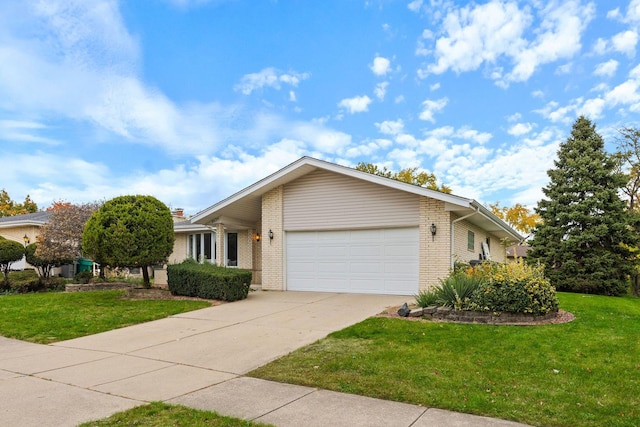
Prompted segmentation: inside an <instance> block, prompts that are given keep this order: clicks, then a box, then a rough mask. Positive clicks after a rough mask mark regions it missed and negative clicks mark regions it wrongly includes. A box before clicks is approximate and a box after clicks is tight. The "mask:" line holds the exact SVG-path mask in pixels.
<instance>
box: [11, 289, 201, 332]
mask: <svg viewBox="0 0 640 427" xmlns="http://www.w3.org/2000/svg"><path fill="white" fill-rule="evenodd" d="M123 295H124V292H123V291H91V292H73V293H57V292H49V293H35V294H23V295H5V296H0V335H2V336H5V337H8V338H16V339H19V340H23V341H30V342H35V343H41V344H48V343H52V342H57V341H63V340H68V339H72V338H77V337H82V336H86V335H92V334H97V333H99V332H104V331H109V330H111V329H117V328H122V327H125V326H130V325H134V324H137V323H143V322H148V321H150V320H156V319H161V318H164V317H167V316H170V315H173V314H178V313H183V312H186V311H191V310H196V309H199V308H204V307H209V306H210V305H211V304H209V303H208V302H206V301H181V300H127V299H123V298H122V296H123Z"/></svg>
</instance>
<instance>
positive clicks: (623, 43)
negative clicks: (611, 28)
mask: <svg viewBox="0 0 640 427" xmlns="http://www.w3.org/2000/svg"><path fill="white" fill-rule="evenodd" d="M637 44H638V33H637V32H636V31H632V30H627V31H624V32H622V33H618V34H616V35H615V36H613V37H612V38H611V45H612V47H613V50H615V51H616V52H620V53H624V54H625V55H627V56H630V57H631V56H633V55H635V53H636V45H637Z"/></svg>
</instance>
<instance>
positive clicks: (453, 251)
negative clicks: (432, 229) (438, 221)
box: [451, 207, 480, 270]
mask: <svg viewBox="0 0 640 427" xmlns="http://www.w3.org/2000/svg"><path fill="white" fill-rule="evenodd" d="M477 213H480V208H479V207H477V208H476V210H475V211H473V212H471V213H470V214H467V215H465V216H462V217H460V218H457V219H454V220H453V221H451V269H452V270H453V266H454V257H455V255H456V254H455V246H454V244H455V242H454V235H455V224H456V222H459V221H462V220H464V219H467V218H469V217H471V216H473V215H475V214H477Z"/></svg>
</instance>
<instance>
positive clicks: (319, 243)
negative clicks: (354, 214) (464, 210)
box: [286, 228, 419, 295]
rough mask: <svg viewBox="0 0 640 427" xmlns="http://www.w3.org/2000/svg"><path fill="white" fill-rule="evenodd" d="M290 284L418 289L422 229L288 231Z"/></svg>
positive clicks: (372, 290)
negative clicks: (419, 241)
mask: <svg viewBox="0 0 640 427" xmlns="http://www.w3.org/2000/svg"><path fill="white" fill-rule="evenodd" d="M286 238H287V247H286V251H287V253H286V260H287V267H286V270H287V277H286V281H287V289H288V290H291V291H325V292H349V293H369V294H394V295H414V294H416V293H417V292H418V252H419V247H418V229H417V228H401V229H383V230H351V231H304V232H302V231H298V232H287V235H286Z"/></svg>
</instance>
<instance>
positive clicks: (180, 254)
mask: <svg viewBox="0 0 640 427" xmlns="http://www.w3.org/2000/svg"><path fill="white" fill-rule="evenodd" d="M175 236H176V240H175V242H174V243H173V252H172V253H171V255H169V263H171V264H177V263H179V262H182V261H184V260H185V259H186V258H187V234H183V233H180V234H176V235H175Z"/></svg>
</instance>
